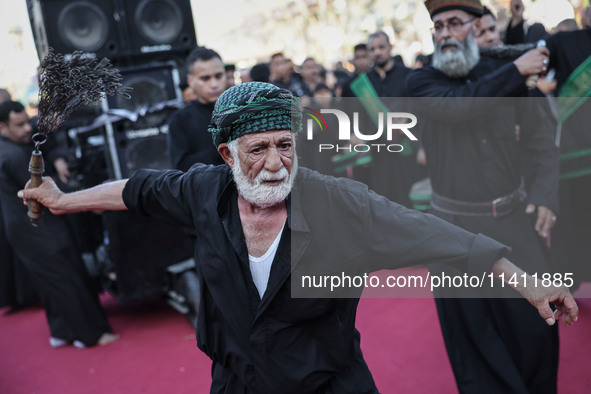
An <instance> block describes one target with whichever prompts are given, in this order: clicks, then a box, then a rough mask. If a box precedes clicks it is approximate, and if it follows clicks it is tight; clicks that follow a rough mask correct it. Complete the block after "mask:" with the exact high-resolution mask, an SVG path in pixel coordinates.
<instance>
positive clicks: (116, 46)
mask: <svg viewBox="0 0 591 394" xmlns="http://www.w3.org/2000/svg"><path fill="white" fill-rule="evenodd" d="M27 4H28V10H29V19H30V22H31V27H32V30H33V37H34V39H35V45H36V47H37V53H38V55H39V58H40V59H42V58H44V57H45V55H46V54H47V51H48V50H49V47H53V49H54V50H55V52H57V53H62V54H64V55H69V54H71V53H73V52H74V51H77V50H80V51H83V52H88V53H91V54H92V56H96V57H98V58H102V57H107V58H109V59H110V60H111V62H112V63H113V64H114V65H115V66H123V67H125V66H132V65H137V64H145V63H149V62H163V61H169V60H172V61H175V62H176V63H177V66H178V67H182V66H183V65H184V61H185V58H186V56H187V55H188V53H189V52H190V51H191V49H193V48H195V47H196V46H197V39H196V36H195V26H194V23H193V13H192V10H191V2H190V0H101V1H91V0H27Z"/></svg>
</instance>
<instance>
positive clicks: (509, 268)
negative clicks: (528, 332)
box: [492, 258, 579, 326]
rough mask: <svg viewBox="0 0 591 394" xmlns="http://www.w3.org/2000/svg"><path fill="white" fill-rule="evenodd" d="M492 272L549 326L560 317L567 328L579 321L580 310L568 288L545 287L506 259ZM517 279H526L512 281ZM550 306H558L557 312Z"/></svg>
mask: <svg viewBox="0 0 591 394" xmlns="http://www.w3.org/2000/svg"><path fill="white" fill-rule="evenodd" d="M492 272H493V274H494V275H495V276H496V277H497V278H498V279H502V280H504V281H505V283H507V284H509V285H510V286H511V287H513V288H514V289H515V290H517V291H518V292H519V293H520V294H521V295H522V296H523V297H524V298H525V299H526V300H528V301H529V303H530V304H532V305H533V306H534V307H536V309H537V310H538V313H539V314H540V316H541V317H542V319H544V320H545V321H546V323H548V325H550V326H552V325H554V323H555V322H556V321H557V320H558V319H559V318H560V317H562V323H563V324H564V325H565V326H569V325H571V324H572V323H574V322H576V321H577V319H578V317H579V308H578V306H577V303H576V302H575V300H574V298H573V296H572V294H571V293H570V291H569V290H568V288H567V287H565V286H560V287H556V286H549V287H545V286H544V285H543V283H540V281H538V282H536V279H534V278H533V277H532V276H530V275H528V274H526V273H525V272H524V271H522V270H521V269H520V268H518V267H517V266H516V265H514V264H513V263H511V262H510V261H509V260H507V259H505V258H502V259H500V260H497V261H496V262H495V263H494V265H493V268H492ZM522 275H523V276H522ZM515 277H517V278H525V281H511V278H515ZM550 304H554V305H555V306H556V310H555V311H552V309H551V308H550Z"/></svg>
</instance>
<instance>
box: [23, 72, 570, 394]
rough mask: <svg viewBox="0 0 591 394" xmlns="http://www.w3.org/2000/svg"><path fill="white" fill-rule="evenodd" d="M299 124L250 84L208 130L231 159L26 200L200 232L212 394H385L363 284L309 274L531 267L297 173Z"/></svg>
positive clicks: (39, 193) (223, 99)
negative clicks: (322, 283)
mask: <svg viewBox="0 0 591 394" xmlns="http://www.w3.org/2000/svg"><path fill="white" fill-rule="evenodd" d="M301 129H302V113H301V112H300V110H299V107H298V106H297V102H295V101H294V99H293V96H292V94H291V93H290V92H289V91H288V90H284V89H280V88H278V87H276V86H274V85H272V84H268V83H259V82H250V83H244V84H240V85H237V86H235V87H232V88H230V89H228V90H227V91H225V92H224V93H223V94H222V95H221V96H220V98H219V99H218V101H217V103H216V107H215V109H214V113H213V116H212V121H211V124H210V128H209V130H210V132H211V133H212V136H213V140H214V144H215V146H217V147H218V151H219V153H220V154H221V156H222V157H223V159H224V161H225V162H226V164H227V165H226V164H224V165H221V166H207V165H204V164H195V165H194V166H193V167H192V168H191V169H189V171H187V172H181V171H174V170H171V171H153V170H140V171H137V172H136V173H135V174H134V175H133V176H132V177H131V178H130V179H128V180H123V181H117V182H112V183H109V184H104V185H101V186H97V187H95V188H92V189H88V190H83V191H80V192H76V193H71V194H63V193H61V192H60V191H59V190H57V189H56V188H55V184H53V183H52V182H51V180H50V179H47V178H45V179H44V182H43V184H42V185H41V187H39V188H35V189H27V190H24V191H21V192H20V195H21V196H22V197H23V198H34V199H38V200H39V201H40V202H41V203H42V204H44V205H45V206H47V207H48V208H49V209H50V210H51V211H52V212H54V213H68V212H73V211H77V210H87V209H92V208H97V207H99V206H100V207H102V208H103V209H110V210H123V209H127V208H130V209H134V210H137V211H139V212H140V213H143V214H146V215H150V216H152V217H155V218H158V219H161V220H164V221H167V222H171V223H175V224H177V225H183V226H188V227H192V228H194V229H195V230H196V232H197V239H198V243H199V245H198V247H197V248H196V255H197V258H196V261H197V264H198V266H197V270H198V272H199V278H200V284H201V305H200V308H199V321H198V329H197V344H198V346H199V348H200V349H201V350H202V351H203V352H205V353H206V354H207V355H208V356H209V357H210V358H211V359H212V387H211V391H210V392H211V393H228V394H230V393H231V394H234V393H236V394H238V393H241V394H244V393H256V394H282V393H293V394H296V393H297V394H301V393H323V394H328V393H334V394H343V393H356V394H361V393H368V394H369V393H371V394H376V393H378V390H377V388H376V386H375V383H374V381H373V378H372V376H371V373H370V371H369V369H368V367H367V365H366V363H365V361H364V359H363V355H362V352H361V347H360V334H359V332H358V331H357V330H356V329H355V312H356V308H357V303H358V301H359V297H360V295H361V292H362V290H363V288H354V289H351V288H347V289H345V288H343V289H337V291H339V295H340V296H341V298H335V294H334V293H330V292H328V290H330V289H326V288H325V289H319V288H316V289H307V288H305V286H303V285H300V283H301V282H300V280H299V279H301V278H302V277H303V275H309V273H311V272H313V273H318V274H320V273H333V274H336V273H339V271H340V272H341V273H343V275H345V274H347V275H349V274H352V275H356V276H359V275H362V274H363V273H368V272H373V271H375V270H379V269H383V268H386V267H387V268H396V267H402V266H408V265H414V264H421V263H424V262H425V261H435V262H441V263H446V264H450V265H453V266H455V267H457V268H460V269H466V270H467V269H476V270H478V269H480V270H485V271H486V272H488V271H490V270H491V268H492V272H493V274H494V275H495V276H496V277H499V276H500V275H505V276H507V277H509V276H510V275H512V274H519V275H521V274H523V272H522V271H521V270H519V269H518V268H517V267H515V266H514V265H513V264H512V263H510V262H509V261H508V260H506V259H504V258H503V257H502V256H503V255H504V254H505V253H506V252H507V250H506V248H505V247H504V246H503V245H501V244H499V243H497V242H496V241H494V240H492V239H490V238H487V237H483V236H481V235H474V234H470V233H468V232H466V231H464V230H462V229H460V228H458V227H455V226H453V225H451V224H449V223H447V222H445V221H443V220H440V219H438V218H435V217H433V216H430V215H425V214H422V213H420V212H417V211H413V210H408V209H406V208H404V207H402V206H400V205H398V204H395V203H393V202H390V201H388V200H386V199H385V198H383V197H381V196H378V195H376V194H375V193H373V192H371V191H368V189H367V187H366V186H365V185H363V184H361V183H358V182H354V181H352V180H349V179H344V178H332V177H328V176H324V175H320V174H318V173H317V172H314V171H310V170H308V169H305V168H300V169H299V170H298V169H297V156H296V151H295V138H296V133H297V132H298V131H301ZM302 138H303V136H302ZM532 279H533V278H532ZM534 283H535V281H530V282H529V286H528V287H524V286H519V291H520V292H523V295H524V296H525V297H527V299H528V300H530V301H531V302H532V304H534V306H536V308H537V309H538V311H539V312H540V315H541V317H542V319H541V320H542V322H543V321H544V320H546V322H547V323H548V324H555V321H556V318H558V317H560V316H561V315H562V316H563V322H564V323H565V324H570V323H572V322H573V321H575V320H576V318H577V314H578V310H577V306H576V303H575V302H574V300H573V299H572V296H571V295H570V294H569V292H568V290H567V289H566V288H565V287H561V288H553V289H541V287H538V288H536V287H534V286H533V284H534ZM343 292H344V293H343ZM294 294H296V295H299V298H298V297H297V296H294ZM343 296H344V298H343ZM549 302H552V303H555V304H556V305H557V312H556V313H553V312H552V310H551V309H550V307H549V305H548V303H549ZM531 309H532V310H534V311H535V309H534V308H531ZM538 318H539V317H538Z"/></svg>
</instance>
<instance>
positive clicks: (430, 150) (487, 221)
mask: <svg viewBox="0 0 591 394" xmlns="http://www.w3.org/2000/svg"><path fill="white" fill-rule="evenodd" d="M426 6H427V8H428V10H429V11H430V14H431V18H432V19H433V22H434V41H435V53H434V55H433V65H432V66H430V67H426V68H422V69H418V70H416V71H413V73H412V74H411V75H410V76H409V78H408V80H407V86H408V89H409V93H410V95H411V96H414V97H433V98H434V99H425V100H426V101H421V103H423V105H424V108H423V109H424V111H425V112H423V113H422V115H420V114H419V115H417V116H418V117H419V120H421V118H422V120H423V121H424V123H425V124H426V125H425V126H424V128H423V135H422V139H421V141H422V143H423V145H424V147H425V151H426V154H427V163H428V166H429V172H430V177H431V183H432V187H433V196H432V201H431V207H432V210H433V212H434V213H435V214H436V215H437V216H440V217H442V218H444V219H446V220H448V221H450V222H452V223H454V224H457V225H459V226H461V227H463V228H465V229H467V230H469V231H471V232H477V233H483V234H486V235H488V236H490V237H492V238H494V239H496V240H498V241H500V242H503V243H505V244H507V245H509V246H511V247H512V251H511V253H510V256H511V259H512V261H515V262H516V264H518V265H519V266H520V267H523V268H524V269H525V270H526V271H528V272H530V273H535V272H539V273H540V275H541V274H542V273H548V274H549V264H548V263H549V262H548V256H547V250H545V247H544V246H543V243H544V242H545V241H546V237H547V236H548V233H549V230H550V228H551V227H552V226H553V224H554V223H555V221H556V214H555V212H557V211H558V196H557V186H558V151H557V149H556V148H555V147H554V144H553V129H552V124H553V123H552V122H551V120H550V117H549V116H548V115H547V113H545V112H543V111H541V110H539V109H538V108H537V107H536V106H535V104H536V103H530V102H526V101H525V100H523V101H519V100H515V99H514V100H511V99H505V101H503V100H498V99H496V100H495V99H492V98H493V97H517V96H527V88H526V85H525V82H526V77H527V76H529V75H535V74H537V73H539V72H541V71H542V70H543V69H545V68H546V65H547V61H548V60H547V51H546V50H545V49H543V48H541V49H536V50H533V51H530V52H528V53H526V54H525V55H523V56H522V57H520V58H518V59H517V60H515V61H514V62H504V61H495V60H493V59H488V58H482V59H481V58H480V57H479V50H478V46H477V45H476V38H475V34H474V23H476V22H475V21H477V20H478V17H479V16H480V15H481V13H482V5H481V4H480V1H479V0H473V1H455V0H448V1H427V2H426ZM462 97H465V99H462ZM486 97H490V99H485V98H486ZM499 109H502V110H503V111H502V112H501V114H499V112H498V111H497V110H499ZM534 111H538V112H534ZM524 115H525V116H524ZM516 124H520V125H521V134H520V135H519V138H518V137H517V136H516V133H515V125H516ZM522 150H525V151H526V152H527V155H528V158H529V159H530V160H531V162H532V165H533V170H532V171H531V173H532V174H534V179H533V180H532V182H531V185H532V186H531V188H530V189H529V190H527V193H526V191H525V190H524V188H523V186H522V174H523V173H522V170H521V161H522V159H521V157H522V156H521V152H522ZM501 207H503V208H501ZM526 212H527V213H526ZM534 214H537V219H536V218H533V217H532V216H534ZM430 268H431V272H432V273H434V274H437V273H438V272H440V271H441V269H442V268H441V267H438V266H437V265H433V266H431V267H430ZM435 296H436V297H437V298H436V304H437V310H438V314H439V319H440V323H441V328H442V332H443V336H444V340H445V344H446V347H447V351H448V355H449V358H450V362H451V364H452V368H453V371H454V375H455V377H456V382H457V384H458V388H459V391H460V392H461V393H499V392H507V393H508V392H511V393H531V392H538V393H542V392H544V393H555V392H556V389H557V383H556V377H557V372H558V331H557V330H556V328H555V327H547V326H545V325H543V324H542V325H540V324H538V321H537V320H536V319H535V317H536V316H534V315H532V314H530V313H529V311H528V306H527V305H525V304H523V302H522V300H520V299H510V298H496V297H510V295H509V294H507V295H505V294H500V293H491V292H490V291H489V289H483V290H482V292H476V293H474V294H472V293H470V294H465V293H458V292H454V291H450V289H441V290H440V291H435ZM449 297H458V298H449ZM491 297H494V298H491ZM466 316H476V318H475V319H465V317H466Z"/></svg>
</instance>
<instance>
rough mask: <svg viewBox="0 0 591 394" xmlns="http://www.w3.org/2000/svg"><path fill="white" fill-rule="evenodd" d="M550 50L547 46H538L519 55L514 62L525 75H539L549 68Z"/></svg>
mask: <svg viewBox="0 0 591 394" xmlns="http://www.w3.org/2000/svg"><path fill="white" fill-rule="evenodd" d="M549 55H550V51H548V48H546V47H538V48H535V49H531V50H529V51H527V52H525V53H524V54H523V55H521V56H520V57H518V58H517V59H516V60H515V61H514V62H513V64H515V67H517V70H519V73H520V74H521V75H523V76H524V77H529V76H530V75H539V74H541V73H542V72H543V71H546V70H547V69H548V56H549Z"/></svg>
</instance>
